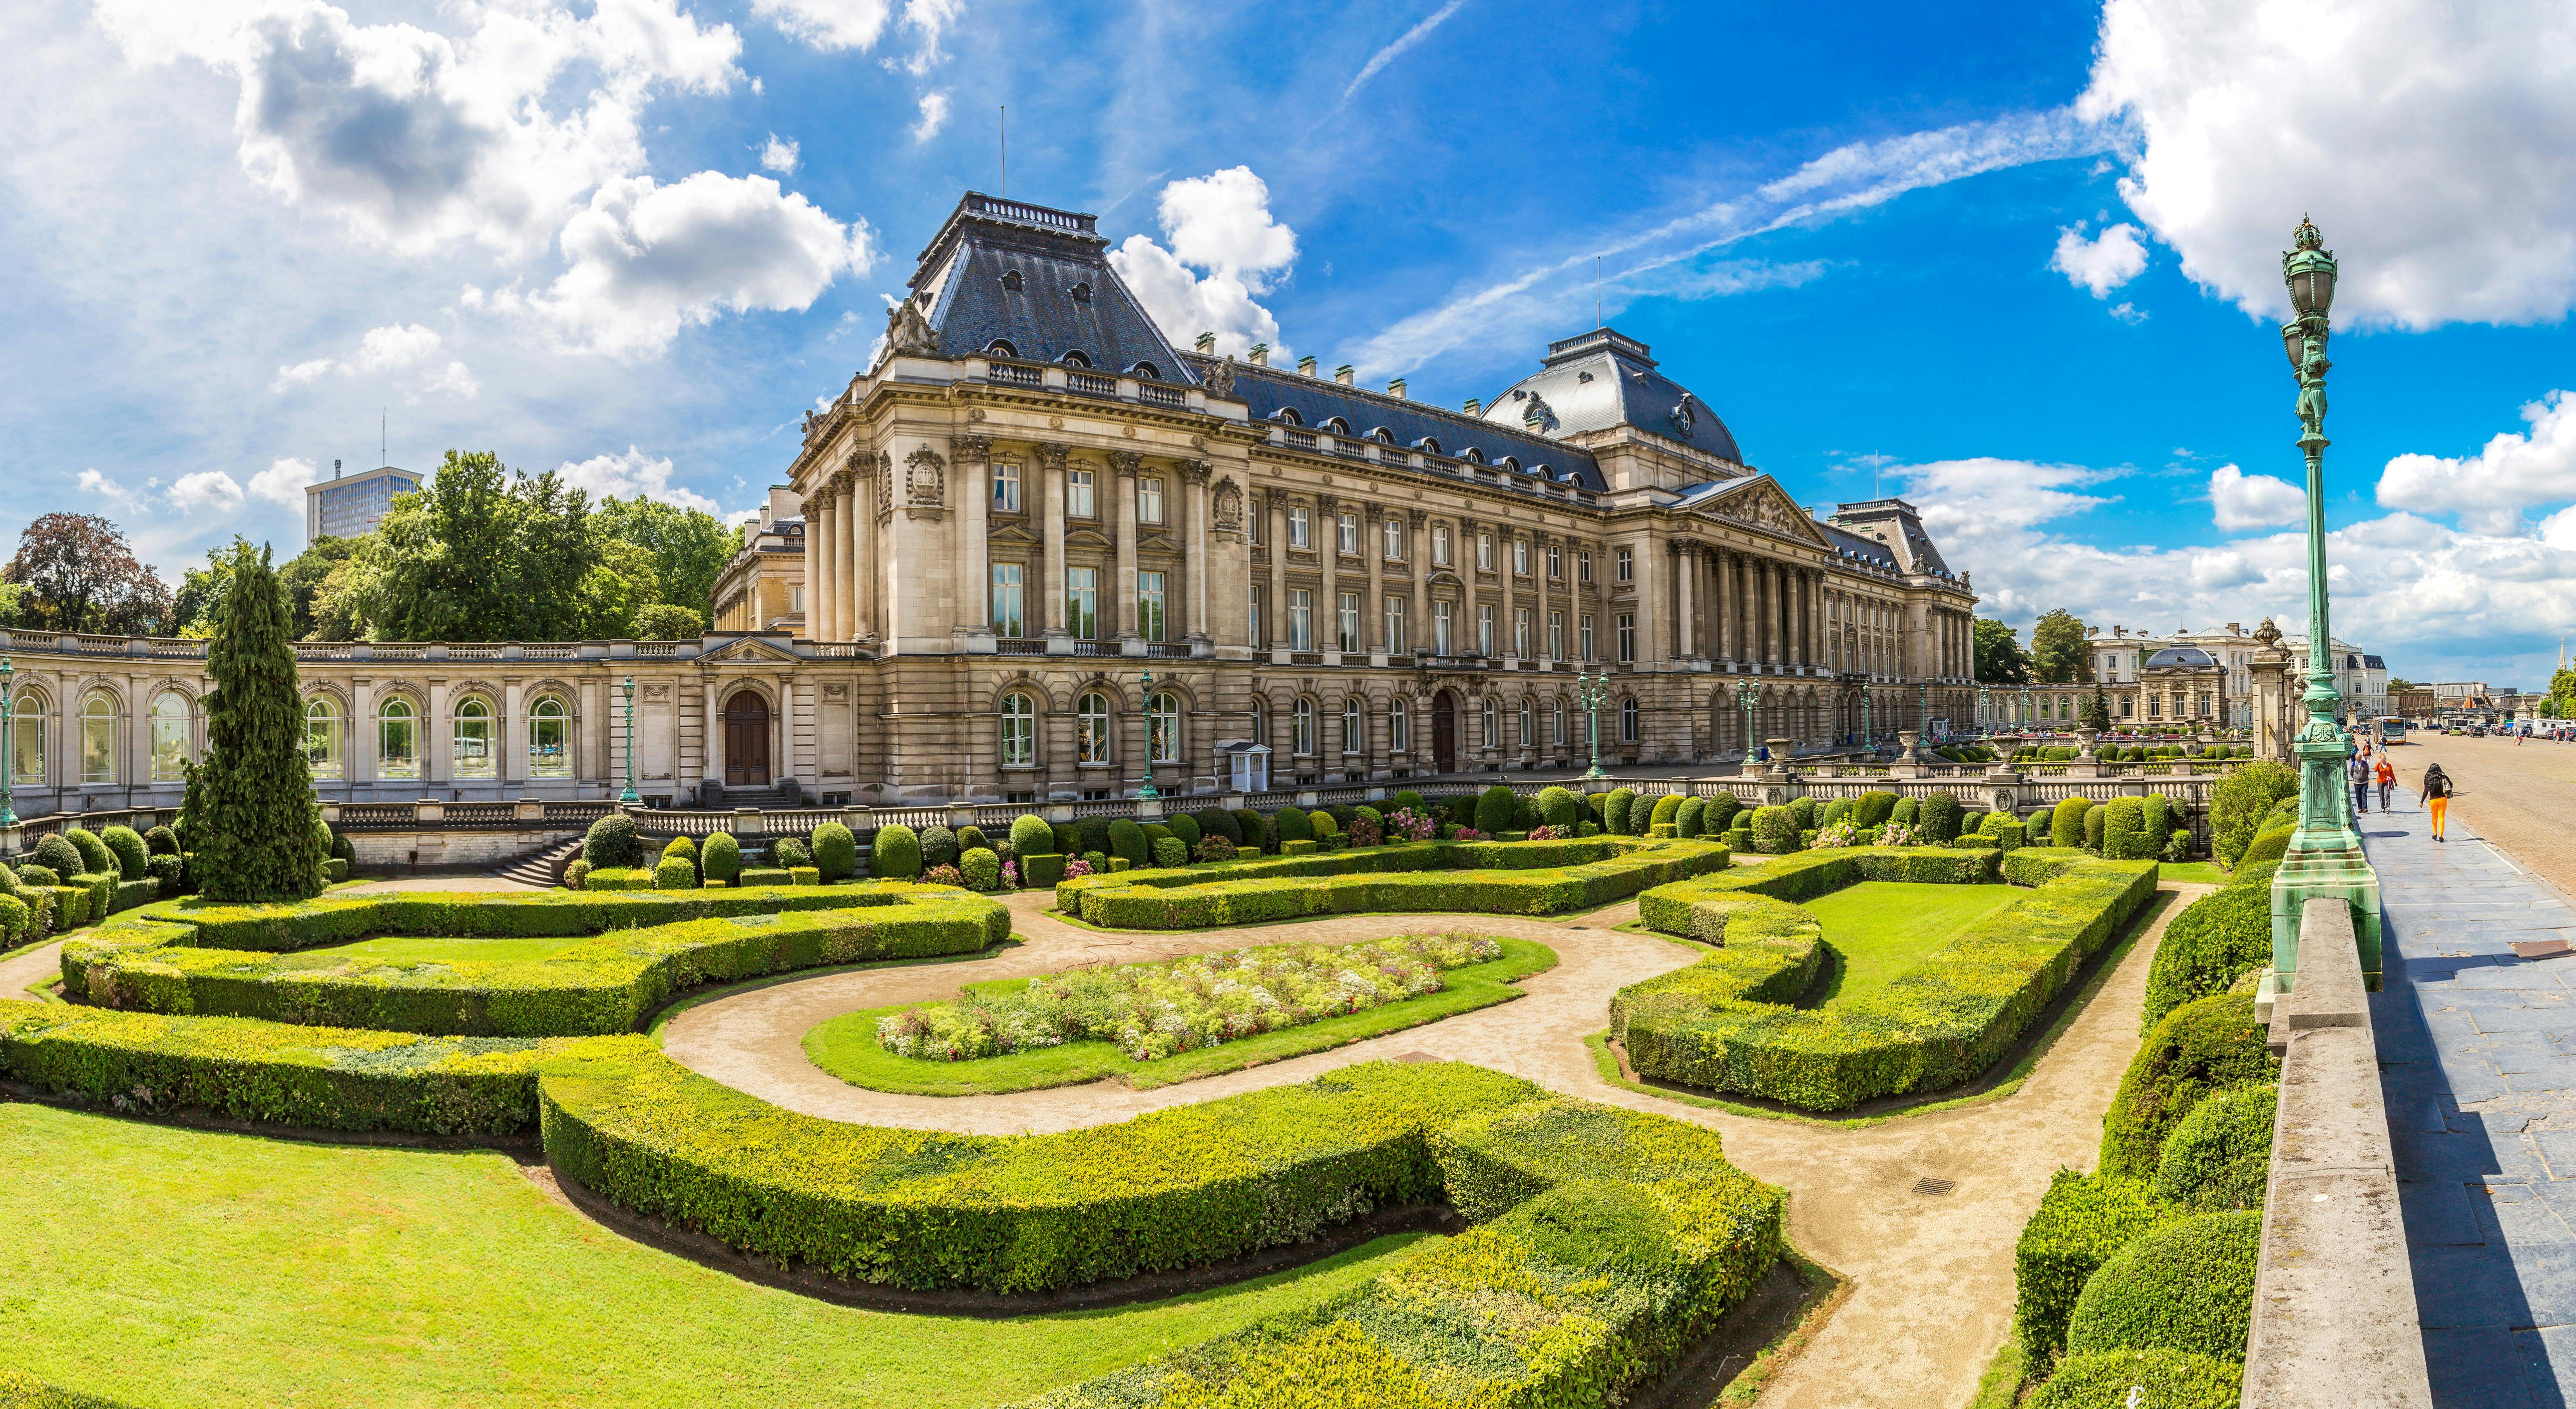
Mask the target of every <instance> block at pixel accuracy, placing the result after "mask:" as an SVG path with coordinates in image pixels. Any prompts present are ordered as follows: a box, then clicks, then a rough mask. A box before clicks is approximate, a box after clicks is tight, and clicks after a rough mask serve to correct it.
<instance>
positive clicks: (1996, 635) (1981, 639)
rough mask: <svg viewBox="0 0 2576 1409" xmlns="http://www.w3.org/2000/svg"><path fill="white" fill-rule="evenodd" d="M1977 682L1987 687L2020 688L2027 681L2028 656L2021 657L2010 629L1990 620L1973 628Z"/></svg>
mask: <svg viewBox="0 0 2576 1409" xmlns="http://www.w3.org/2000/svg"><path fill="white" fill-rule="evenodd" d="M1976 663H1977V679H1978V681H1979V682H1981V683H1983V684H1987V685H2023V684H2028V683H2029V681H2030V657H2029V656H2026V655H2024V654H2022V649H2021V642H2020V641H2019V640H2018V639H2016V638H2015V637H2014V635H2013V629H2012V628H2011V627H2009V626H2006V625H2004V624H2003V623H2002V622H2000V621H1996V620H1995V619H1993V618H1992V617H1983V616H1981V617H1978V618H1977V625H1976Z"/></svg>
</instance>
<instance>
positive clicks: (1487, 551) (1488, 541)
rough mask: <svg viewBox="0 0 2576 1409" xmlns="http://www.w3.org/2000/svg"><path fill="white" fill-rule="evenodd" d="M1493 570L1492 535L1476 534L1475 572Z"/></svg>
mask: <svg viewBox="0 0 2576 1409" xmlns="http://www.w3.org/2000/svg"><path fill="white" fill-rule="evenodd" d="M1493 570H1494V535H1492V534H1490V533H1480V534H1477V535H1476V571H1478V572H1492V571H1493Z"/></svg>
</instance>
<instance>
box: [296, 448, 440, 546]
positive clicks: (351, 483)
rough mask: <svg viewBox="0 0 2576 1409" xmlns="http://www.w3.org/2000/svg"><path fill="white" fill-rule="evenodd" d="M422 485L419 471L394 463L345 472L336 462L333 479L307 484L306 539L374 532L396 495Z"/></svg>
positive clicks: (333, 468)
mask: <svg viewBox="0 0 2576 1409" xmlns="http://www.w3.org/2000/svg"><path fill="white" fill-rule="evenodd" d="M420 485H421V477H420V476H419V475H418V474H416V473H414V472H413V471H410V470H405V469H399V468H396V467H395V466H392V465H379V466H377V467H376V468H375V469H372V470H361V471H359V472H358V473H356V474H353V475H344V474H342V473H340V467H339V462H338V461H333V462H332V466H331V477H330V478H329V479H326V480H324V481H322V482H321V483H320V484H308V485H306V486H304V541H305V542H307V543H310V542H312V541H313V540H314V539H316V538H355V537H357V536H358V535H359V534H362V533H373V532H375V531H376V525H378V524H380V523H383V522H384V521H385V515H386V513H387V512H389V511H390V510H391V509H392V508H393V506H394V496H395V495H397V494H409V493H411V492H412V491H413V490H415V489H418V488H420Z"/></svg>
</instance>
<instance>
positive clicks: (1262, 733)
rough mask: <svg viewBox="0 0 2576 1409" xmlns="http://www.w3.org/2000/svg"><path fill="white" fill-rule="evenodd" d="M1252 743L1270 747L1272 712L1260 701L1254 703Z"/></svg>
mask: <svg viewBox="0 0 2576 1409" xmlns="http://www.w3.org/2000/svg"><path fill="white" fill-rule="evenodd" d="M1252 742H1254V743H1256V744H1259V745H1261V746H1262V747H1264V748H1267V747H1269V746H1270V710H1269V708H1268V707H1267V706H1265V705H1263V704H1262V703H1261V701H1259V700H1254V701H1253V702H1252Z"/></svg>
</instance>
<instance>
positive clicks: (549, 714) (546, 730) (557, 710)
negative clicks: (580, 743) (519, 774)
mask: <svg viewBox="0 0 2576 1409" xmlns="http://www.w3.org/2000/svg"><path fill="white" fill-rule="evenodd" d="M528 776H529V777H531V778H569V777H571V776H572V711H571V710H569V709H567V708H565V707H564V702H563V701H561V700H559V699H556V698H555V697H554V696H552V695H543V696H540V697H539V698H538V700H537V702H536V704H535V705H533V706H532V707H530V708H529V710H528Z"/></svg>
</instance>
